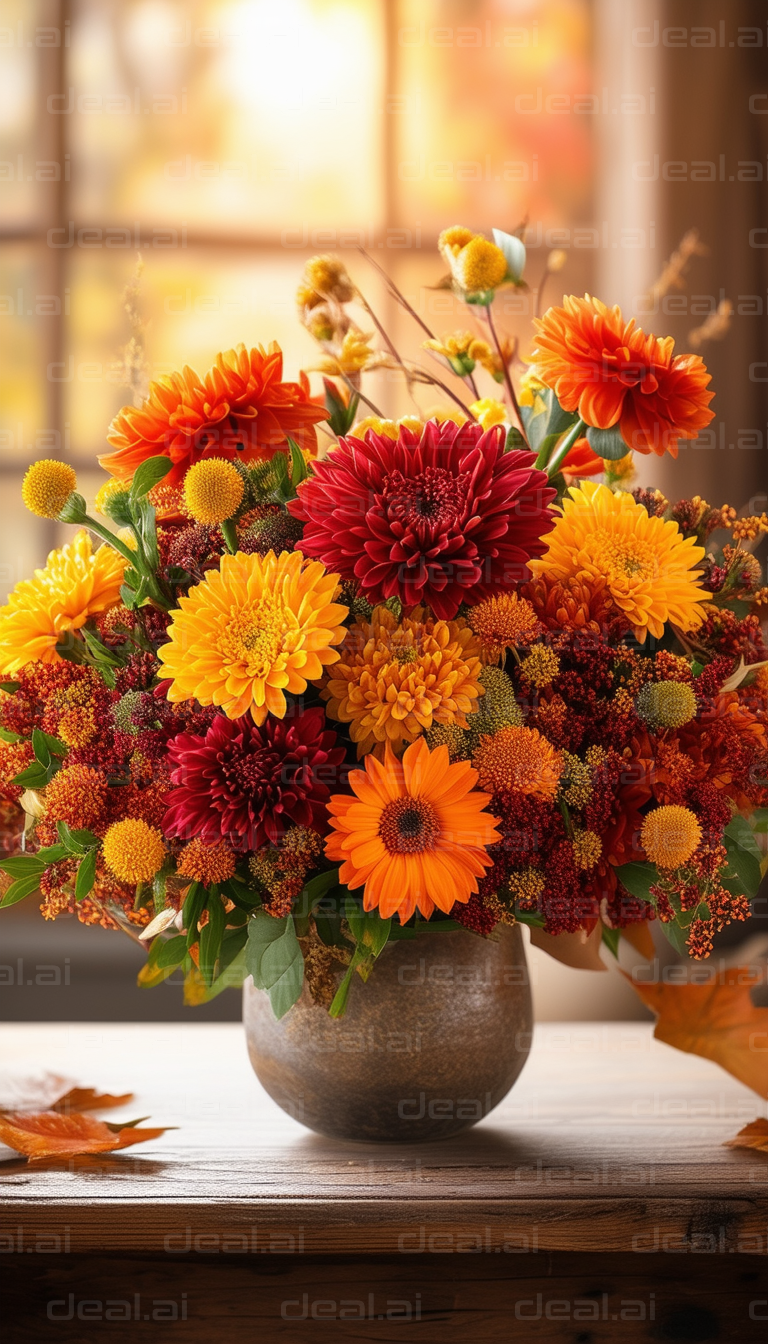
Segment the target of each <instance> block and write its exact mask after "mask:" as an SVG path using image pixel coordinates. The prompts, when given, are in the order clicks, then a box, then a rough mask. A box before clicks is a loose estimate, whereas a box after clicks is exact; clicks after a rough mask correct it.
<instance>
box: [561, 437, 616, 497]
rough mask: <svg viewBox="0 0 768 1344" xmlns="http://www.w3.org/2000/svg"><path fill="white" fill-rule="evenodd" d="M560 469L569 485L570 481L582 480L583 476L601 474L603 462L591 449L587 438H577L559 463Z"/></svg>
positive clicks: (603, 467) (603, 466)
mask: <svg viewBox="0 0 768 1344" xmlns="http://www.w3.org/2000/svg"><path fill="white" fill-rule="evenodd" d="M560 470H561V471H562V473H563V475H564V477H565V479H566V483H567V484H568V485H570V483H571V481H580V480H583V479H584V477H585V476H602V474H603V472H604V471H605V462H604V461H603V459H602V457H598V455H597V453H594V452H593V451H592V449H591V448H590V446H589V439H587V438H586V437H584V438H581V439H577V440H576V442H575V443H574V445H573V447H572V448H569V450H568V452H567V453H566V455H565V457H564V458H563V460H562V462H561V463H560Z"/></svg>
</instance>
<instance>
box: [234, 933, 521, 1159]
mask: <svg viewBox="0 0 768 1344" xmlns="http://www.w3.org/2000/svg"><path fill="white" fill-rule="evenodd" d="M339 978H341V977H339ZM243 1017H244V1023H245V1032H246V1039H247V1043H248V1053H249V1055H250V1057H251V1063H252V1065H253V1067H254V1069H255V1071H256V1074H257V1075H258V1078H259V1081H260V1082H261V1084H262V1086H263V1087H264V1088H265V1089H266V1091H267V1092H268V1093H269V1095H270V1096H271V1097H272V1098H273V1099H274V1100H275V1101H276V1102H277V1104H278V1106H282V1108H283V1110H284V1111H287V1112H288V1114H289V1115H291V1116H293V1118H294V1119H296V1120H299V1121H300V1122H301V1123H302V1124H303V1125H307V1126H308V1128H309V1129H314V1130H317V1131H318V1133H320V1134H327V1135H330V1136H331V1137H332V1138H338V1139H359V1140H368V1141H370V1140H374V1141H376V1140H378V1141H381V1142H387V1143H397V1142H404V1143H407V1142H413V1141H414V1140H423V1139H441V1138H446V1137H448V1136H449V1135H452V1134H458V1133H459V1132H460V1131H461V1130H463V1129H467V1128H468V1127H469V1126H470V1125H474V1124H476V1123H477V1121H478V1120H481V1119H482V1118H483V1116H485V1115H487V1114H488V1112H489V1111H492V1110H493V1108H494V1106H498V1104H499V1102H500V1101H501V1100H502V1098H503V1097H505V1096H506V1094H507V1092H508V1091H509V1089H510V1088H511V1086H512V1084H513V1083H514V1082H515V1079H516V1078H517V1076H518V1074H519V1073H520V1070H521V1069H522V1067H523V1064H524V1063H525V1060H526V1058H527V1055H528V1051H529V1049H530V1043H531V1024H532V1011H531V990H530V983H529V977H528V967H527V964H526V960H525V949H524V947H523V941H522V936H521V932H520V928H519V927H514V928H508V927H504V928H503V929H502V930H501V937H500V938H499V940H498V941H495V942H491V941H489V940H488V939H485V938H480V937H478V936H477V935H475V934H473V933H468V932H466V931H464V930H461V931H455V932H451V933H423V934H420V935H419V937H418V938H416V939H413V940H409V941H396V942H392V943H389V944H388V945H387V947H385V949H384V951H383V953H382V954H381V957H380V958H379V960H378V961H377V963H376V965H375V967H374V969H373V972H372V973H371V976H370V978H369V980H368V982H367V984H363V983H362V981H355V983H354V984H353V985H352V989H351V992H350V995H349V1000H348V1004H347V1011H346V1013H345V1015H344V1016H343V1017H342V1018H340V1019H337V1020H334V1019H333V1018H330V1017H329V1016H328V1013H327V1012H326V1010H325V1009H324V1008H321V1007H318V1006H317V1005H316V1004H314V1003H313V1002H312V1000H311V999H310V997H309V994H308V992H307V989H306V986H305V988H304V991H303V993H302V997H301V998H300V999H299V1001H298V1003H297V1004H295V1005H294V1007H293V1008H291V1009H290V1011H289V1012H288V1013H287V1014H286V1016H285V1017H284V1018H283V1019H282V1020H281V1021H279V1022H277V1021H275V1019H274V1017H273V1015H272V1009H271V1007H270V1002H269V996H268V995H267V994H266V993H265V992H264V991H263V990H258V989H255V988H254V986H253V981H252V980H250V979H249V980H247V981H246V984H245V988H244V993H243Z"/></svg>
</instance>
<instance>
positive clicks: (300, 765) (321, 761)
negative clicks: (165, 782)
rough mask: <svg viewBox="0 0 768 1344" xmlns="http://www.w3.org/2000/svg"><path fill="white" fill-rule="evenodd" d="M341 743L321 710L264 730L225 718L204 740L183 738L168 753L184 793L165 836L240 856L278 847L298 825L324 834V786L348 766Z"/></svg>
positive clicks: (171, 797) (174, 800)
mask: <svg viewBox="0 0 768 1344" xmlns="http://www.w3.org/2000/svg"><path fill="white" fill-rule="evenodd" d="M335 742H336V734H335V733H334V732H331V731H329V730H326V729H325V715H324V712H323V710H322V709H319V708H317V709H308V710H306V711H305V713H303V714H299V715H297V716H296V717H295V718H292V719H275V718H272V716H271V715H270V716H269V717H268V718H267V719H266V721H265V722H264V723H263V724H262V726H261V727H260V728H257V726H256V724H255V723H254V722H253V719H252V718H251V716H250V714H246V715H244V716H243V717H242V718H240V719H228V718H227V717H226V716H225V715H224V714H218V715H217V716H216V718H215V719H214V721H213V723H212V724H211V726H210V728H209V729H208V731H207V732H206V734H205V736H204V737H202V736H199V735H198V734H197V733H180V734H179V736H178V737H176V738H174V739H173V741H171V742H170V743H169V745H168V755H169V758H170V761H171V765H172V766H173V767H174V768H173V770H172V773H171V782H172V783H173V784H174V785H175V786H176V787H175V788H173V789H172V790H171V792H170V793H169V794H168V795H167V799H166V801H167V803H168V810H167V811H166V814H165V819H164V822H163V830H164V831H165V833H166V835H173V836H179V837H180V838H181V839H184V840H191V839H192V838H193V837H195V836H199V837H200V838H201V839H202V840H204V841H205V842H206V843H207V844H215V843H216V842H217V841H220V840H227V841H228V842H229V844H230V845H231V846H232V848H233V849H236V850H238V851H240V852H243V851H245V850H252V849H259V848H260V846H262V845H265V844H274V843H275V842H276V841H277V840H278V839H279V838H280V836H281V835H282V834H283V833H284V832H285V830H286V829H287V828H288V827H289V826H290V825H295V826H310V827H313V828H314V829H315V830H320V831H322V830H324V829H325V820H326V817H325V804H326V801H327V800H328V798H329V796H330V793H329V789H328V786H327V784H326V783H325V782H324V781H326V780H328V779H329V777H331V776H333V774H334V769H335V768H336V767H338V766H340V764H341V762H342V760H343V758H344V751H343V749H342V748H339V747H336V746H335ZM330 782H332V783H335V782H336V780H335V779H333V778H331V780H330Z"/></svg>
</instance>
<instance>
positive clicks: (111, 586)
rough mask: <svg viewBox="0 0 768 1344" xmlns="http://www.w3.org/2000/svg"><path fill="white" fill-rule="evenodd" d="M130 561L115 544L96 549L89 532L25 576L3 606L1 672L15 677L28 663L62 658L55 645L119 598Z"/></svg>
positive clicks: (0, 638) (0, 618)
mask: <svg viewBox="0 0 768 1344" xmlns="http://www.w3.org/2000/svg"><path fill="white" fill-rule="evenodd" d="M124 569H125V560H124V559H123V557H122V556H121V555H118V553H117V551H114V550H113V549H112V547H111V546H100V547H99V548H98V550H97V551H96V552H95V553H94V552H93V551H92V549H91V538H90V536H89V535H88V533H87V532H86V531H85V530H81V531H80V532H78V533H77V534H76V536H75V539H74V541H72V542H70V543H69V545H68V546H63V547H62V548H61V550H58V551H51V553H50V555H49V556H48V560H47V562H46V565H45V568H44V569H36V570H35V577H34V578H33V579H22V581H21V583H17V585H16V587H15V588H14V590H13V592H12V593H11V595H10V597H9V599H8V604H7V606H5V607H3V608H2V609H1V610H0V673H3V674H5V675H6V676H7V675H9V674H10V675H13V674H14V673H15V672H18V670H19V668H21V667H25V666H26V665H27V663H34V662H41V663H53V662H58V661H59V654H58V653H57V652H56V645H57V644H58V642H59V641H60V640H61V639H62V637H63V636H64V635H66V633H67V631H70V630H79V629H80V627H81V626H83V625H85V622H86V621H87V620H88V618H89V616H97V615H99V614H100V613H101V612H103V611H107V610H108V608H109V607H113V606H115V604H116V603H117V602H119V601H120V585H121V584H122V581H123V571H124Z"/></svg>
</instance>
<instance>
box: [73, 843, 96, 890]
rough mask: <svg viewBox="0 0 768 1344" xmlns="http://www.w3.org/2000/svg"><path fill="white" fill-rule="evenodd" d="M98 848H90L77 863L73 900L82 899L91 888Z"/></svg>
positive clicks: (94, 876)
mask: <svg viewBox="0 0 768 1344" xmlns="http://www.w3.org/2000/svg"><path fill="white" fill-rule="evenodd" d="M97 853H98V850H95V849H90V850H89V851H88V853H87V854H85V855H84V856H83V858H82V859H81V860H80V863H79V864H78V868H77V877H76V878H75V900H76V901H82V900H83V898H84V897H85V896H87V895H88V894H89V893H90V892H91V891H92V890H93V884H94V882H95V881H96V855H97Z"/></svg>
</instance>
